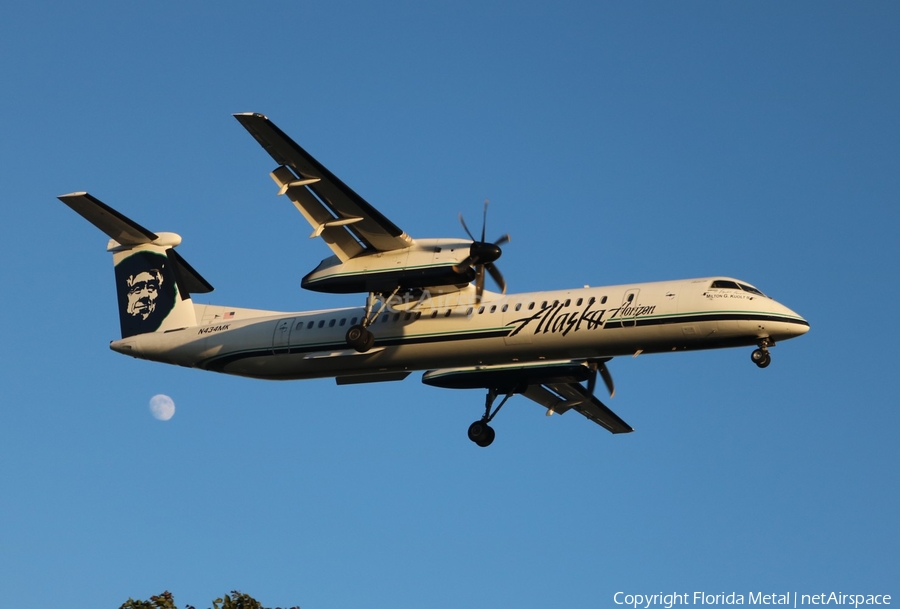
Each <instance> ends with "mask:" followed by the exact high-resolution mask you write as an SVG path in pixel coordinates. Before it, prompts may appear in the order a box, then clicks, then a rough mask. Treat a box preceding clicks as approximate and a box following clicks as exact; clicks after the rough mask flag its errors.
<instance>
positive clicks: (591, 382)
mask: <svg viewBox="0 0 900 609" xmlns="http://www.w3.org/2000/svg"><path fill="white" fill-rule="evenodd" d="M588 368H589V369H590V371H591V375H590V376H589V377H588V382H587V392H588V393H589V394H590V395H594V388H595V387H596V386H597V368H598V366H597V362H588Z"/></svg>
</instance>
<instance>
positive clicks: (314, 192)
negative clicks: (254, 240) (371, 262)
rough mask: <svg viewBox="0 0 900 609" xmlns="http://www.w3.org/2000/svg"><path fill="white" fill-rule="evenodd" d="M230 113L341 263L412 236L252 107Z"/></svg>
mask: <svg viewBox="0 0 900 609" xmlns="http://www.w3.org/2000/svg"><path fill="white" fill-rule="evenodd" d="M234 117H235V118H236V119H237V120H238V122H240V123H241V124H242V125H243V126H244V128H245V129H247V131H249V132H250V135H252V136H253V137H254V138H255V139H256V141H257V142H259V144H260V145H261V146H262V147H263V148H264V149H265V151H266V152H268V153H269V155H270V156H271V157H272V158H273V159H275V162H276V163H278V164H279V167H278V168H277V169H276V170H275V171H273V172H272V179H273V180H275V182H276V183H277V184H278V185H279V186H280V187H281V190H280V191H279V194H287V195H288V197H289V198H290V199H291V201H292V202H293V203H294V205H295V206H296V207H297V209H298V210H299V211H300V212H301V213H302V214H303V215H304V216H305V217H306V219H307V220H308V221H309V223H310V225H312V227H313V234H312V235H310V236H311V237H317V236H322V238H323V239H324V240H325V242H326V243H327V244H328V246H329V247H331V249H332V250H333V251H334V253H335V254H336V255H337V256H338V257H339V258H340V259H341V260H342V261H344V262H346V261H347V260H349V259H350V258H353V257H354V256H356V255H357V254H360V253H362V252H363V251H366V250H371V251H379V252H387V251H391V250H396V249H403V248H407V247H409V246H411V245H412V244H413V243H414V241H413V239H412V238H411V237H410V236H409V235H407V234H406V233H405V232H403V231H402V230H401V229H400V228H398V227H397V226H396V225H395V224H394V223H393V222H391V221H390V220H388V219H387V218H386V217H385V216H384V215H382V214H381V212H379V211H378V210H377V209H375V208H374V207H372V205H371V204H369V203H368V202H367V201H366V200H365V199H363V198H362V197H361V196H359V195H358V194H356V192H354V191H353V189H351V188H350V187H349V186H347V185H346V184H344V183H343V182H342V181H341V180H340V179H339V178H337V176H335V175H334V174H333V173H331V172H330V171H329V170H328V169H327V168H325V166H324V165H322V164H321V163H319V161H317V160H316V159H315V158H313V156H312V155H310V154H309V153H308V152H306V151H305V150H304V149H303V148H301V147H300V146H298V145H297V143H296V142H294V140H292V139H291V138H290V137H288V135H287V134H285V133H284V132H283V131H282V130H281V129H279V128H278V127H277V126H276V125H275V124H274V123H273V122H272V121H270V120H269V119H268V118H267V117H266V116H264V115H262V114H256V113H252V112H248V113H243V114H235V115H234Z"/></svg>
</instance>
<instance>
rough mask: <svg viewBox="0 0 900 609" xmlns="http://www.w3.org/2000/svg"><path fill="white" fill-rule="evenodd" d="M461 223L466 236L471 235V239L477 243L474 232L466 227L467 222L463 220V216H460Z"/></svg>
mask: <svg viewBox="0 0 900 609" xmlns="http://www.w3.org/2000/svg"><path fill="white" fill-rule="evenodd" d="M459 223H460V224H462V227H463V230H464V231H466V234H467V235H469V239H471V240H472V241H475V237H473V236H472V231H470V230H469V227H468V226H466V221H465V220H463V216H462V214H459Z"/></svg>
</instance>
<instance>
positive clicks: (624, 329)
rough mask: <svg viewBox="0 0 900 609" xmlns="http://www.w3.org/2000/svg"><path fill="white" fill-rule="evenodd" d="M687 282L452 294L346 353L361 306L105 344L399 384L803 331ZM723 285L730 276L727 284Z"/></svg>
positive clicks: (201, 308) (743, 297) (231, 366)
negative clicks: (417, 377) (458, 369)
mask: <svg viewBox="0 0 900 609" xmlns="http://www.w3.org/2000/svg"><path fill="white" fill-rule="evenodd" d="M717 279H718V280H719V281H722V279H721V278H703V279H687V280H679V281H664V282H654V283H640V284H631V285H619V286H606V287H597V288H579V289H572V290H559V291H550V292H532V293H522V294H510V295H506V296H500V295H497V294H485V299H484V301H483V302H481V303H480V304H475V303H474V302H473V299H472V298H470V296H471V292H465V291H464V292H455V293H451V294H448V295H446V296H444V295H437V296H432V297H430V298H426V299H422V300H419V301H412V302H406V303H399V304H395V305H394V306H391V307H388V308H386V309H385V310H384V312H382V313H381V314H379V315H378V317H377V319H376V321H375V322H374V323H372V324H371V326H369V329H370V330H371V331H372V332H373V334H374V335H375V345H374V347H373V348H372V349H371V350H370V351H368V352H365V353H359V352H357V351H355V350H353V349H350V348H348V346H347V342H346V339H345V333H346V331H347V329H348V328H349V327H350V326H351V325H354V324H356V323H358V321H359V319H360V318H361V317H362V316H363V315H364V309H363V308H362V307H358V308H342V309H330V310H322V311H309V312H295V313H273V312H261V311H252V310H244V309H235V308H229V307H219V306H213V305H197V304H195V305H194V307H195V308H196V310H197V318H198V320H203V322H202V323H201V325H199V326H194V327H187V328H183V329H176V330H169V331H166V332H159V333H149V334H140V335H136V336H131V337H128V338H125V339H122V340H117V341H114V342H113V343H111V345H110V347H111V348H112V349H113V350H115V351H117V352H120V353H125V354H128V355H132V356H134V357H139V358H143V359H148V360H155V361H160V362H165V363H171V364H178V365H181V366H187V367H192V368H201V369H205V370H212V371H216V372H222V373H226V374H234V375H239V376H246V377H254V378H262V379H283V380H288V379H309V378H319V377H336V378H337V380H338V382H339V383H342V382H368V381H380V380H399V379H401V378H404V377H405V376H406V375H407V374H409V373H410V372H411V371H415V370H424V369H429V368H447V367H454V366H473V365H476V366H480V365H484V366H488V365H498V364H514V363H528V362H542V361H554V360H567V359H576V360H577V359H589V358H609V357H615V356H623V355H635V354H638V353H660V352H670V351H685V350H696V349H713V348H723V347H738V346H751V345H756V344H759V343H760V341H763V340H765V341H767V343H768V344H770V345H774V344H775V343H777V342H779V341H781V340H786V339H788V338H792V337H795V336H799V335H801V334H804V333H806V332H807V331H808V329H809V324H808V323H807V322H806V320H804V319H803V318H802V317H800V316H799V315H797V314H796V313H795V312H793V311H791V310H790V309H788V308H787V307H785V306H784V305H782V304H780V303H778V302H776V301H775V300H773V299H771V298H768V297H766V296H763V295H762V294H760V293H758V292H748V291H745V290H741V289H722V288H714V287H711V286H712V285H714V282H715V281H716V280H717ZM727 281H729V282H733V281H734V280H727Z"/></svg>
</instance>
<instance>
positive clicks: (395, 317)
mask: <svg viewBox="0 0 900 609" xmlns="http://www.w3.org/2000/svg"><path fill="white" fill-rule="evenodd" d="M606 300H607V297H606V296H604V297H603V298H602V299H601V300H600V304H606ZM595 302H596V299H595V298H594V297H593V296H591V297H590V298H589V299H588V303H587V304H588V305H592V304H594V303H595ZM558 304H559V301H558V300H554V301H553V305H552V306H556V305H558ZM571 304H572V300H571V299H567V300H566V301H565V303H564V304H563V306H566V307H568V306H569V305H571ZM582 304H584V299H583V298H579V299H578V300H576V301H575V306H576V307H580V306H581V305H582ZM536 305H537V303H536V302H529V303H528V306H527V307H526V306H525V303H522V302H517V303H515V305H511V304H510V303H506V304H504V305H503V306H499V305H490V306H488V305H481V306H480V307H478V314H479V315H481V314H482V313H496V312H497V311H498V310H499V311H500V312H501V313H506V312H507V311H508V310H509V307H510V306H512V307H513V310H514V311H521V310H522V309H523V308H524V309H526V310H528V311H533V310H534V308H535V306H536ZM549 305H550V303H549V301H546V300H545V301H544V302H542V303H541V309H546V308H547V307H548V306H549ZM474 312H475V308H474V307H469V308H468V309H467V310H466V316H471V315H472V314H473V313H474ZM452 313H453V309H446V310H445V311H444V312H443V313H441V311H439V310H437V309H435V310H434V311H432V312H431V315H430V317H431V319H436V318H437V317H438V316H440V317H450V315H451V314H452ZM421 317H422V312H421V311H417V312H415V313H411V312H409V313H384V314H382V315H381V318H380V319H378V320H376V321H375V322H373V324H372V325H374V324H376V323H388V322H391V321H393V322H394V323H397V322H399V321H400V320H401V319H402V320H403V321H415V320H417V319H419V318H421ZM358 320H359V318H357V317H351V318H350V319H349V323H348V320H347V318H346V317H342V318H340V319H338V318H332V319H327V320H326V319H320V320H318V321H316V320H313V321H300V322H297V325H296V327H295V329H296V330H303V329H304V327H305V328H306V329H307V330H312V329H313V328H324V327H325V326H326V324H327V326H328V327H329V328H333V327H335V325H337V326H339V327H343V326H348V325H349V326H354V325H356V323H357V321H358Z"/></svg>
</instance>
